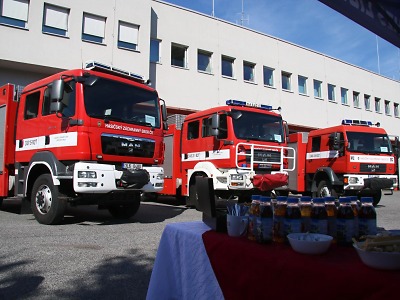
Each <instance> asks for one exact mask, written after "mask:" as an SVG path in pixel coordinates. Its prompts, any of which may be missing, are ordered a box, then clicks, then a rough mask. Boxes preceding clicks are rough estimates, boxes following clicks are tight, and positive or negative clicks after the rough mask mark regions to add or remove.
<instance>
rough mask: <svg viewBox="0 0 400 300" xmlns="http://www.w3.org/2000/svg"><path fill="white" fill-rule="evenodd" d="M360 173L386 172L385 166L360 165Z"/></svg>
mask: <svg viewBox="0 0 400 300" xmlns="http://www.w3.org/2000/svg"><path fill="white" fill-rule="evenodd" d="M360 172H369V173H370V172H377V173H381V172H386V165H385V164H360Z"/></svg>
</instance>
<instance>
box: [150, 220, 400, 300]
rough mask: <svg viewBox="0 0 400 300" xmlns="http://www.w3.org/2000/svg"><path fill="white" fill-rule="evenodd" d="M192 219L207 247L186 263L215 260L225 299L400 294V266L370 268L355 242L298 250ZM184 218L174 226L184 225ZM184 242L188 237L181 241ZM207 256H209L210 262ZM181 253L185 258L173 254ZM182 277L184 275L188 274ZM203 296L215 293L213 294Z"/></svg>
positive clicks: (399, 296) (184, 228)
mask: <svg viewBox="0 0 400 300" xmlns="http://www.w3.org/2000/svg"><path fill="white" fill-rule="evenodd" d="M191 223H192V224H193V229H194V228H195V227H198V226H199V227H202V228H203V229H202V230H200V231H199V230H197V233H196V234H197V235H201V236H202V240H203V243H204V247H200V248H201V249H202V251H205V252H206V256H203V255H198V254H197V255H196V256H193V255H187V256H186V261H181V262H180V263H181V264H193V261H196V259H197V257H198V258H199V260H203V261H202V264H208V263H209V264H210V265H211V268H208V270H211V271H210V272H213V273H214V274H211V275H209V276H207V274H202V275H203V276H206V277H210V278H216V279H215V280H217V281H218V285H219V287H220V289H221V291H222V294H223V297H224V298H225V299H257V298H261V299H266V298H269V299H352V300H353V299H400V293H399V291H400V271H384V270H376V269H372V268H369V267H368V266H366V265H364V264H363V263H362V262H361V260H360V258H359V257H358V255H357V252H356V250H355V249H354V248H353V247H351V246H338V245H336V244H334V245H332V246H331V248H330V249H329V250H328V252H326V253H324V254H322V255H306V254H300V253H297V252H295V251H293V250H292V248H291V247H290V245H288V244H276V243H271V244H266V245H262V244H258V243H256V242H253V241H249V240H247V239H246V238H233V237H229V236H228V235H227V234H225V233H218V232H215V231H212V230H205V227H204V225H201V224H200V223H201V222H191ZM178 224H179V223H178ZM178 224H175V228H174V230H180V229H179V225H178ZM185 224H186V225H185ZM196 224H197V225H196ZM187 227H188V226H187V223H182V228H181V230H182V231H187ZM165 230H169V229H168V226H167V227H166V228H165ZM185 236H187V238H188V239H193V235H190V234H182V235H180V236H179V239H185ZM178 242H179V243H182V241H175V244H176V243H178ZM203 249H204V250H203ZM158 254H159V253H157V259H158ZM204 257H208V259H209V261H208V262H205V261H204V260H205V258H204ZM157 259H156V263H157ZM175 259H178V260H180V259H181V258H179V257H175V256H171V257H170V260H175ZM153 273H154V270H153ZM153 275H154V274H152V277H153ZM178 277H179V278H184V277H185V274H179V275H178ZM190 279H191V280H193V276H191V277H190ZM193 286H195V285H193ZM193 292H195V291H193ZM194 295H195V293H194ZM203 296H204V295H203ZM162 299H167V298H162ZM181 299H185V297H182V298H181ZM186 299H188V298H186ZM192 299H194V298H192ZM199 299H200V298H199ZM203 299H214V298H213V295H208V296H207V298H203Z"/></svg>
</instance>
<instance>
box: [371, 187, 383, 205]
mask: <svg viewBox="0 0 400 300" xmlns="http://www.w3.org/2000/svg"><path fill="white" fill-rule="evenodd" d="M372 198H373V199H374V200H373V202H372V204H373V205H374V206H377V205H378V203H379V202H380V201H381V198H382V190H375V191H373V193H372Z"/></svg>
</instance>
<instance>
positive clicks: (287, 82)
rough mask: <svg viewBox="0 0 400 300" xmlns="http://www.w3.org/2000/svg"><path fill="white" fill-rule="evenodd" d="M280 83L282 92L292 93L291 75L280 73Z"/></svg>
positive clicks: (284, 72)
mask: <svg viewBox="0 0 400 300" xmlns="http://www.w3.org/2000/svg"><path fill="white" fill-rule="evenodd" d="M281 81H282V85H281V87H282V90H284V91H289V92H291V91H292V73H290V72H286V71H282V72H281Z"/></svg>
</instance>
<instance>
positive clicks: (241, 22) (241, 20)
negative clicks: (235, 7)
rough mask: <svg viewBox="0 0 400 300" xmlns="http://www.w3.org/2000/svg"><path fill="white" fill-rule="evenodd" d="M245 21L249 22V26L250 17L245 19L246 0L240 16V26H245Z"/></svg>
mask: <svg viewBox="0 0 400 300" xmlns="http://www.w3.org/2000/svg"><path fill="white" fill-rule="evenodd" d="M244 21H247V25H249V15H247V18H245V17H244V0H242V12H241V14H240V25H241V26H243V24H244ZM236 23H237V22H236Z"/></svg>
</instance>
